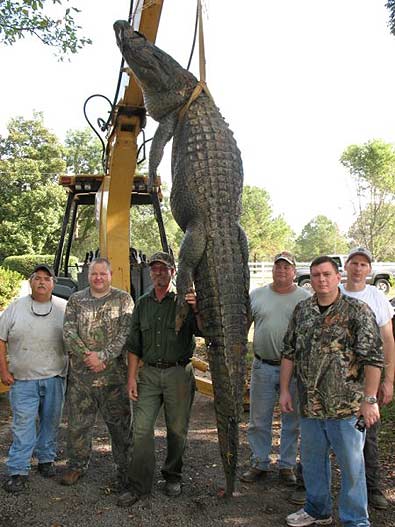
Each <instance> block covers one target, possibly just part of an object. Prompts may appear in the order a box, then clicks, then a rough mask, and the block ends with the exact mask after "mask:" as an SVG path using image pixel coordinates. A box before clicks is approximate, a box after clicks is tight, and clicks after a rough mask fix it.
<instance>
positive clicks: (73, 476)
mask: <svg viewBox="0 0 395 527" xmlns="http://www.w3.org/2000/svg"><path fill="white" fill-rule="evenodd" d="M82 475H83V472H82V470H68V471H67V472H65V474H64V476H63V478H62V479H61V480H60V484H61V485H67V486H69V485H74V483H77V481H78V480H79V479H80V478H81V477H82Z"/></svg>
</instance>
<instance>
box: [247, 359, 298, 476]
mask: <svg viewBox="0 0 395 527" xmlns="http://www.w3.org/2000/svg"><path fill="white" fill-rule="evenodd" d="M279 390H280V366H271V365H270V364H266V363H264V362H262V361H259V360H257V359H254V362H253V364H252V372H251V387H250V422H249V425H248V432H247V437H248V442H249V444H250V448H251V462H252V463H251V464H252V466H253V467H256V468H258V469H260V470H268V469H269V465H270V458H269V456H270V453H271V451H272V423H273V412H274V407H275V404H276V402H277V401H278V396H279ZM290 392H291V395H292V398H293V405H294V409H295V411H294V412H292V413H289V414H282V415H281V440H280V459H279V467H280V469H281V468H293V467H294V466H295V464H296V452H297V447H298V437H299V414H298V411H297V409H296V408H297V396H296V381H295V379H292V381H291V383H290Z"/></svg>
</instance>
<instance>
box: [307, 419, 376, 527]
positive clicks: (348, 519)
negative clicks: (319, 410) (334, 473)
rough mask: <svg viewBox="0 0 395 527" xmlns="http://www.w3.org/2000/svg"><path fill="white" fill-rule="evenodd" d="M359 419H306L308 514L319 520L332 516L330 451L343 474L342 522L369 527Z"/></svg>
mask: <svg viewBox="0 0 395 527" xmlns="http://www.w3.org/2000/svg"><path fill="white" fill-rule="evenodd" d="M355 422H356V417H350V418H347V419H309V418H305V417H302V418H301V420H300V428H301V452H302V466H303V477H304V482H305V486H306V505H305V507H304V509H305V511H306V512H307V513H308V514H310V515H311V516H313V517H314V518H317V519H322V518H327V517H328V516H330V515H331V513H332V499H331V464H330V459H329V452H330V449H331V448H332V450H333V451H334V453H335V455H336V460H337V463H338V465H339V468H340V472H341V490H340V497H339V518H340V521H341V522H342V524H343V525H344V526H346V527H368V526H369V525H370V523H369V517H368V510H367V505H368V500H367V492H366V480H365V465H364V458H363V445H364V440H365V433H362V432H360V431H359V430H357V429H356V428H355Z"/></svg>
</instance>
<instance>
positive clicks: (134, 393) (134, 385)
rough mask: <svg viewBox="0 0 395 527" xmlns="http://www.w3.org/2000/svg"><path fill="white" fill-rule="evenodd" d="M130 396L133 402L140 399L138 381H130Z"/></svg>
mask: <svg viewBox="0 0 395 527" xmlns="http://www.w3.org/2000/svg"><path fill="white" fill-rule="evenodd" d="M128 395H129V399H131V400H132V401H137V400H138V398H139V394H138V390H137V381H136V379H134V378H133V379H128Z"/></svg>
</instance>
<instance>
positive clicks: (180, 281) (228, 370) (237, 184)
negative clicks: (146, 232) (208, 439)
mask: <svg viewBox="0 0 395 527" xmlns="http://www.w3.org/2000/svg"><path fill="white" fill-rule="evenodd" d="M114 30H115V33H116V37H117V43H118V46H119V48H120V50H121V53H122V55H123V57H124V59H125V60H126V62H127V63H128V65H129V67H130V68H131V70H132V72H133V74H134V76H135V77H136V79H137V82H138V83H139V85H140V87H141V89H142V92H143V95H144V102H145V106H146V109H147V111H148V113H149V115H150V116H151V117H152V118H153V119H155V120H156V121H158V122H159V126H158V128H157V130H156V132H155V135H154V138H153V141H152V145H151V149H150V156H149V181H150V184H151V185H153V184H154V181H155V178H156V173H157V168H158V166H159V163H160V161H161V159H162V156H163V150H164V147H165V145H166V143H167V142H168V141H169V140H170V139H171V138H172V137H173V149H172V190H171V197H170V204H171V210H172V213H173V216H174V218H175V220H176V222H177V223H178V225H179V226H180V227H181V229H182V230H183V231H184V233H185V236H184V239H183V241H182V244H181V248H180V254H179V259H178V273H177V291H178V298H179V299H180V301H179V305H178V306H177V312H178V315H177V319H176V329H179V328H180V327H181V325H182V322H183V319H184V317H185V302H183V299H184V297H185V293H187V292H188V291H190V290H191V289H192V287H193V286H194V287H195V289H196V294H197V299H198V306H199V311H200V316H201V319H202V324H203V335H204V337H205V340H206V344H207V350H208V359H209V364H210V371H211V376H212V381H213V389H214V406H215V412H216V418H217V427H218V439H219V447H220V452H221V458H222V463H223V467H224V472H225V479H226V492H225V494H226V496H230V495H232V493H233V491H234V485H235V474H236V467H237V450H238V428H239V427H238V423H239V418H240V413H241V411H242V396H243V391H244V373H245V353H246V343H247V327H248V320H249V295H248V292H249V272H248V247H247V239H246V236H245V234H244V231H243V230H242V228H241V227H240V225H239V219H240V213H241V194H242V188H243V168H242V162H241V157H240V151H239V149H238V147H237V145H236V141H235V139H234V137H233V134H232V132H231V131H230V130H229V127H228V125H227V123H226V122H225V120H224V119H223V117H222V116H221V114H220V112H219V110H218V108H217V107H216V105H215V104H214V102H213V100H212V98H211V96H210V95H209V94H207V93H205V91H204V90H202V91H201V90H200V87H199V84H200V83H199V82H198V81H197V79H196V78H195V77H194V76H193V75H192V74H191V73H190V72H189V71H187V70H185V69H184V68H183V67H182V66H180V64H178V63H177V62H176V61H175V60H174V59H173V58H172V57H170V56H169V55H167V54H166V53H165V52H164V51H162V50H161V49H159V48H158V47H156V46H154V45H153V44H152V43H150V42H149V41H148V40H147V39H146V38H145V37H144V36H143V35H142V34H141V33H138V32H135V31H133V30H132V29H131V27H130V25H129V23H128V22H124V21H118V22H115V24H114ZM194 90H195V93H194V96H193V97H192V98H191V95H192V93H193V92H194Z"/></svg>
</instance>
